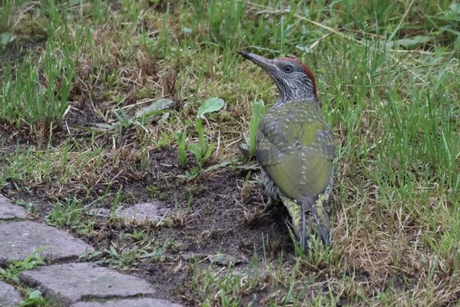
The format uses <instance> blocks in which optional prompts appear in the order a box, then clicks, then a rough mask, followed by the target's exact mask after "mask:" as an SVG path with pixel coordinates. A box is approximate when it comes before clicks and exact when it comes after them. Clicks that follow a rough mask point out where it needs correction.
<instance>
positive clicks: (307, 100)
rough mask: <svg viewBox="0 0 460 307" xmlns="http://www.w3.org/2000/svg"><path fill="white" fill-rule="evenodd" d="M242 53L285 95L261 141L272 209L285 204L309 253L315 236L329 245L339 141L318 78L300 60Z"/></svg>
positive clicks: (260, 155)
mask: <svg viewBox="0 0 460 307" xmlns="http://www.w3.org/2000/svg"><path fill="white" fill-rule="evenodd" d="M239 53H240V54H241V55H242V56H243V57H244V58H246V59H248V60H251V61H252V62H254V63H255V64H257V65H258V66H260V67H261V68H262V69H263V70H265V71H266V72H267V73H268V74H269V75H270V77H271V78H272V79H273V81H274V82H275V84H276V86H277V87H278V90H279V97H278V100H277V101H276V103H275V104H274V105H273V107H272V108H271V109H270V110H269V111H268V112H267V113H266V115H265V116H264V118H263V119H262V121H261V123H260V126H259V128H258V131H257V137H256V142H257V146H256V159H257V162H258V163H259V164H260V166H261V168H262V181H263V183H264V186H265V189H266V191H267V194H268V203H267V208H270V207H271V205H272V204H273V203H274V202H275V201H277V200H279V199H281V201H282V202H283V204H284V205H285V206H286V207H287V209H288V211H289V214H290V215H291V218H292V228H293V229H294V233H295V234H296V236H297V239H298V240H299V241H300V242H301V245H302V250H303V251H305V248H306V245H307V241H308V238H309V236H310V235H312V234H316V235H317V236H319V237H320V238H321V240H322V241H323V242H324V243H325V244H329V242H330V229H331V224H330V220H329V216H328V211H329V210H330V208H329V206H328V200H329V196H330V195H331V191H332V182H333V174H332V173H333V171H332V162H333V160H334V140H333V135H332V132H331V130H330V128H329V125H328V123H327V122H326V120H325V119H324V117H323V115H322V113H321V102H320V101H319V100H318V95H317V90H316V83H315V78H314V76H313V74H312V72H311V71H310V69H309V68H308V67H307V66H306V65H305V64H303V63H302V62H300V61H298V60H297V59H294V58H278V59H273V60H271V59H267V58H264V57H262V56H259V55H256V54H253V53H248V52H243V51H241V52H239Z"/></svg>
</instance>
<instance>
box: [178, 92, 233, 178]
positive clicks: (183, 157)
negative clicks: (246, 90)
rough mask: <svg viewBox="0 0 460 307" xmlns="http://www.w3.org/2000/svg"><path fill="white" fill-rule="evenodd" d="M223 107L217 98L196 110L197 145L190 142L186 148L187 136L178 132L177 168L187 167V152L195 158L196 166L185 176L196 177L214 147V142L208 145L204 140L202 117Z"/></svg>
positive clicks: (208, 100) (207, 101)
mask: <svg viewBox="0 0 460 307" xmlns="http://www.w3.org/2000/svg"><path fill="white" fill-rule="evenodd" d="M224 105H225V102H224V101H223V100H222V99H220V98H217V97H214V98H210V99H207V100H206V101H205V102H203V104H202V105H201V106H200V107H199V108H198V112H197V118H196V119H195V129H196V132H197V134H198V140H199V142H198V143H192V142H190V143H189V144H188V146H186V139H187V135H186V133H185V132H183V131H178V132H177V134H176V136H177V144H178V148H179V166H180V167H181V168H182V169H185V168H186V167H187V153H186V150H185V148H187V151H188V152H190V153H192V154H193V155H194V156H195V159H196V163H197V166H196V167H194V168H193V169H192V170H190V171H186V174H187V176H189V177H192V178H194V177H196V176H197V175H198V173H199V172H200V171H201V170H202V169H203V167H204V165H205V164H206V162H207V161H208V160H209V158H210V157H211V154H212V152H213V151H214V148H215V146H216V143H215V142H211V143H209V144H208V142H207V140H206V135H205V133H204V127H203V122H202V121H201V118H204V115H205V114H207V113H212V112H217V111H219V110H221V109H222V108H223V107H224Z"/></svg>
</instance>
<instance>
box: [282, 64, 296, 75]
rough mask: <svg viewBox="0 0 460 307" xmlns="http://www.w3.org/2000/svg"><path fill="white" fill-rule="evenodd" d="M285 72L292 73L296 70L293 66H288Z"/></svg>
mask: <svg viewBox="0 0 460 307" xmlns="http://www.w3.org/2000/svg"><path fill="white" fill-rule="evenodd" d="M283 70H284V72H285V73H291V72H292V71H293V70H294V68H293V67H292V66H291V65H286V66H284V68H283Z"/></svg>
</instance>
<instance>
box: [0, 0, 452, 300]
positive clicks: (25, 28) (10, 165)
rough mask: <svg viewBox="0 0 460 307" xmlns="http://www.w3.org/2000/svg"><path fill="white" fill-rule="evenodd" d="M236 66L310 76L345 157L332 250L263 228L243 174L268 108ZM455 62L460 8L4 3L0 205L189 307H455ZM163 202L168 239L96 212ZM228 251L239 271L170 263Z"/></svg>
mask: <svg viewBox="0 0 460 307" xmlns="http://www.w3.org/2000/svg"><path fill="white" fill-rule="evenodd" d="M237 50H248V51H252V52H255V53H259V54H262V55H264V56H267V57H279V56H295V57H298V58H300V59H301V60H303V61H304V62H305V63H307V65H308V66H309V67H310V68H311V70H312V71H313V72H314V74H315V76H316V79H317V86H318V93H319V96H320V99H321V100H322V102H323V113H324V114H325V116H326V118H327V120H328V122H329V123H330V124H331V126H332V127H333V129H334V134H335V141H336V145H337V151H336V155H337V159H336V161H335V188H334V194H333V200H332V201H333V204H334V207H335V213H334V215H333V217H332V222H333V226H334V228H333V245H332V247H331V249H330V250H325V249H324V247H323V246H322V245H321V244H317V243H315V242H312V243H313V246H312V249H311V250H310V251H309V252H308V253H307V254H306V255H300V253H298V252H297V253H296V248H295V246H294V245H292V244H291V245H289V244H288V245H286V243H285V242H284V241H283V240H285V239H286V238H289V234H288V229H287V228H286V227H285V225H284V222H283V221H280V220H281V218H280V217H277V216H276V215H275V216H273V215H272V220H270V217H268V218H267V217H266V215H263V214H262V213H261V211H262V208H263V206H262V202H263V197H262V195H263V188H262V186H261V183H260V178H259V172H258V169H257V167H255V166H254V164H255V162H254V160H253V159H251V157H252V156H253V154H254V142H255V138H254V136H255V131H256V127H257V125H258V122H259V121H260V115H261V114H262V113H263V112H264V110H265V108H269V107H270V106H271V105H272V104H273V103H274V101H275V99H276V95H277V93H276V88H275V86H274V85H273V84H272V82H271V81H270V80H269V79H268V77H267V76H266V75H265V74H264V73H263V72H261V70H260V69H259V68H257V67H255V65H253V64H252V63H250V62H247V61H244V60H243V59H242V58H241V57H239V56H238V55H237V54H236V51H237ZM459 50H460V6H459V4H458V3H455V2H454V1H452V0H441V1H438V2H436V3H434V2H432V1H410V0H403V1H391V0H386V1H373V0H370V1H367V2H365V3H364V4H363V2H360V1H357V0H339V1H332V2H331V1H323V0H313V1H298V0H290V1H274V0H255V1H244V0H242V1H238V0H230V1H215V0H208V1H206V2H205V5H203V3H202V2H201V1H175V2H167V1H162V0H158V1H137V2H132V1H124V0H119V1H111V2H105V1H100V2H98V1H96V2H90V1H84V0H82V1H77V2H75V1H71V2H66V1H64V2H63V1H58V2H56V1H35V2H26V1H9V0H4V1H3V3H2V6H1V7H0V71H1V74H0V142H1V143H0V146H1V147H0V148H1V151H0V160H1V163H2V168H1V169H0V189H1V192H2V193H3V194H5V195H7V196H9V197H10V198H12V199H15V200H16V201H17V202H18V203H27V202H29V201H31V202H34V201H33V200H35V201H36V202H37V203H36V204H35V205H34V206H32V207H33V213H34V214H35V215H36V216H37V218H39V219H41V220H43V221H44V222H46V223H49V224H51V225H54V226H57V227H61V228H65V229H70V231H72V232H73V233H74V234H75V235H76V236H79V237H81V238H82V239H84V240H86V241H88V242H90V243H93V244H95V245H96V247H97V248H98V249H99V250H100V251H103V252H102V253H100V254H99V255H98V257H99V258H98V260H97V261H99V263H101V264H103V265H109V266H112V267H115V268H118V269H120V270H124V271H128V272H131V273H134V274H141V276H142V277H143V278H146V279H149V278H151V275H149V274H150V273H149V272H155V271H158V270H161V271H166V272H170V273H171V274H172V275H171V276H173V278H166V279H164V280H163V283H165V284H168V285H174V287H173V286H170V288H169V289H171V288H175V287H176V286H177V285H180V286H178V287H177V290H174V291H169V292H167V293H168V295H170V297H171V299H178V298H180V299H182V300H183V301H184V302H186V303H189V304H192V305H204V306H215V305H222V306H238V305H253V306H256V305H265V306H286V305H333V304H351V305H366V306H367V305H399V306H412V305H427V306H437V305H442V304H446V305H455V304H458V297H459V290H458V286H457V285H458V284H459V282H460V276H459V270H458V269H459V264H460V258H459V256H458V250H459V247H458V237H459V234H460V223H459V222H458V221H459V220H460V217H459V213H458V212H459V208H458V203H459V201H460V199H459V185H460V175H459V173H460V167H459V166H460V139H459V129H458V127H459V125H460V111H459V110H460V103H459V101H460V90H459V88H460V84H459V81H457V80H458V78H457V77H458V71H459V56H458V55H459V54H460V53H459ZM162 98H168V99H171V100H172V101H173V102H174V103H173V105H169V106H168V107H167V109H157V105H158V101H159V99H162ZM209 101H211V102H214V103H215V102H216V101H218V102H219V104H218V107H215V106H214V108H215V109H213V107H211V111H205V112H206V114H205V115H204V113H203V110H204V107H203V106H208V104H209ZM221 101H222V102H221ZM155 103H157V104H155ZM264 106H265V107H264ZM149 107H150V108H149ZM205 109H206V108H205ZM139 110H147V111H145V112H143V113H142V114H143V116H140V117H139V116H136V112H139ZM149 110H150V111H149ZM151 110H154V111H151ZM138 114H139V113H138ZM241 148H243V151H241ZM213 191H217V192H213ZM158 195H160V196H161V199H162V200H165V201H166V205H167V206H169V208H170V211H169V214H170V219H171V223H169V222H168V225H169V224H171V225H169V226H167V227H164V226H158V225H150V224H149V225H131V224H125V223H123V222H122V221H119V220H116V219H109V220H102V219H101V218H98V217H94V216H88V215H87V214H86V213H85V212H86V211H85V210H86V209H87V208H88V207H89V206H90V205H95V206H97V207H104V206H105V207H106V208H112V207H114V206H118V205H120V204H122V205H130V204H134V203H138V202H142V201H149V200H151V199H152V198H160V197H159V196H158ZM112 209H113V208H112ZM232 212H233V213H232ZM227 214H235V215H233V216H232V218H226V216H227ZM219 218H222V220H219ZM217 220H219V221H220V222H222V223H224V222H226V223H227V224H225V223H224V224H219V223H217V222H214V223H211V222H212V221H217ZM267 221H268V222H267ZM274 221H275V222H274ZM276 221H277V222H276ZM264 223H265V224H264ZM276 223H278V225H279V228H276V229H275V230H276V231H273V228H270V227H272V226H271V224H276ZM266 224H270V226H264V225H266ZM260 225H262V226H260ZM261 227H262V228H261ZM263 227H266V228H263ZM267 229H270V231H268V230H267ZM265 230H267V231H268V233H269V234H268V237H267V231H265ZM232 231H234V232H232ZM279 233H284V234H285V236H284V237H280V235H279ZM157 236H159V238H158V239H156V240H154V239H153V238H156V237H157ZM283 238H284V239H283ZM287 240H289V239H287ZM150 242H153V243H151V244H150ZM225 242H227V243H225ZM218 252H222V253H224V254H229V255H233V256H238V257H240V258H241V259H243V260H241V259H240V260H241V261H240V262H238V263H232V264H229V265H223V266H222V265H220V266H219V265H218V264H215V263H210V262H209V261H207V260H197V259H198V258H197V257H195V256H194V257H192V260H190V261H185V260H183V259H182V260H180V256H178V255H184V254H190V253H193V254H197V253H198V254H200V253H201V254H206V255H207V254H215V253H218ZM178 257H179V258H178ZM248 259H250V260H248ZM236 269H241V272H242V273H241V274H235V273H234V271H235V270H236ZM140 271H142V272H147V273H139V272H140ZM142 274H144V275H142ZM152 274H153V273H152ZM192 277H193V278H192ZM3 279H5V278H3ZM6 280H7V279H6ZM152 280H155V279H154V278H152Z"/></svg>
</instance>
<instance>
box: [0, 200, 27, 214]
mask: <svg viewBox="0 0 460 307" xmlns="http://www.w3.org/2000/svg"><path fill="white" fill-rule="evenodd" d="M25 218H27V212H26V210H25V209H24V208H23V207H21V206H17V205H13V204H12V203H11V202H10V201H9V200H8V198H6V197H4V196H3V195H1V194H0V220H10V219H25Z"/></svg>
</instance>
